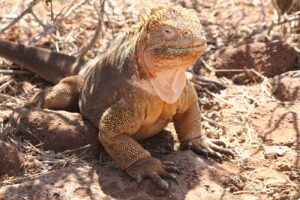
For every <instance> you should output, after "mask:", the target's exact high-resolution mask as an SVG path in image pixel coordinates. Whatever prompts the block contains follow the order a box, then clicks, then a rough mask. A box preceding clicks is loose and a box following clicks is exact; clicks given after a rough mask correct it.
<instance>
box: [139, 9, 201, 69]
mask: <svg viewBox="0 0 300 200" xmlns="http://www.w3.org/2000/svg"><path fill="white" fill-rule="evenodd" d="M140 31H141V32H140V34H141V38H140V40H139V42H138V47H137V50H138V54H139V58H141V57H143V58H144V61H143V62H145V63H144V64H146V65H147V66H148V68H150V69H151V72H152V73H155V72H158V71H163V70H165V69H176V68H182V67H183V68H186V67H188V66H189V65H191V64H194V63H195V62H196V61H197V59H198V58H199V56H200V55H202V54H203V53H204V52H205V49H206V39H205V35H204V31H203V28H202V25H201V23H200V20H199V19H198V17H197V14H196V12H195V11H193V10H190V9H185V8H182V7H174V8H156V9H152V10H151V13H150V14H149V16H148V18H147V19H146V20H145V22H144V24H142V25H141V30H140Z"/></svg>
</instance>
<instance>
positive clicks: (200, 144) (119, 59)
mask: <svg viewBox="0 0 300 200" xmlns="http://www.w3.org/2000/svg"><path fill="white" fill-rule="evenodd" d="M205 48H206V40H205V36H204V32H203V29H202V26H201V24H200V22H199V19H198V18H197V15H196V14H195V13H194V12H193V11H191V10H187V9H184V8H181V7H175V8H170V9H164V8H158V9H154V10H152V12H151V13H150V16H149V17H148V18H147V19H145V20H144V22H143V23H142V24H141V25H140V26H139V27H138V28H137V29H135V30H133V31H131V32H130V33H128V34H126V35H124V36H123V37H120V38H119V39H118V40H116V41H115V42H114V43H113V44H112V45H111V47H110V48H109V49H108V50H107V52H106V53H104V54H101V55H99V56H98V57H97V58H96V59H95V60H92V61H90V62H88V63H87V64H85V66H84V67H81V66H80V67H77V68H80V69H82V70H81V71H80V72H79V75H78V76H73V77H71V78H70V77H69V78H65V79H63V80H61V82H60V83H59V84H57V85H56V86H54V87H53V88H51V89H49V90H48V91H46V92H44V93H42V94H40V95H39V97H37V98H36V100H35V102H40V103H39V104H40V105H42V107H46V108H56V109H57V108H59V109H62V108H64V109H66V108H69V107H70V105H74V101H76V98H73V96H79V108H80V112H81V114H82V115H84V116H85V117H86V118H87V119H88V120H90V121H91V122H92V123H93V124H94V125H95V126H97V127H99V140H100V142H101V143H102V144H103V146H104V147H105V149H106V151H107V152H108V154H109V155H110V156H111V157H112V159H113V160H114V161H115V163H116V164H117V166H118V167H119V168H120V169H123V170H126V171H127V173H128V174H129V175H130V176H132V177H133V178H135V179H136V180H137V181H141V180H142V179H143V178H144V177H150V178H152V180H154V181H155V182H156V183H158V184H159V185H160V186H161V187H162V188H166V189H167V188H168V187H169V184H168V182H166V181H165V178H167V179H172V180H175V181H176V177H175V175H173V174H170V173H171V172H176V173H179V170H178V169H177V168H176V166H174V163H173V162H170V161H163V162H161V161H160V160H158V159H157V158H154V157H152V156H151V154H150V153H149V152H148V151H146V150H145V149H144V148H143V147H142V146H141V145H140V144H139V143H138V140H141V139H145V138H148V137H151V136H153V135H155V134H157V133H159V132H160V131H161V130H163V129H164V127H166V125H167V124H168V123H169V122H171V121H173V122H174V125H175V128H176V132H177V134H178V138H179V140H180V143H181V147H182V149H187V148H189V149H192V150H193V151H195V152H196V153H199V154H203V155H205V156H206V157H208V156H211V157H213V158H215V159H217V160H219V161H220V162H222V160H223V159H222V156H221V154H220V153H223V154H226V155H229V156H232V157H233V153H232V152H231V151H230V150H227V149H225V148H222V147H220V146H218V145H219V144H221V145H223V144H224V143H223V142H221V141H219V140H211V139H208V138H206V137H205V135H204V134H203V133H201V129H200V127H201V126H200V125H201V117H200V110H199V106H198V103H197V94H196V91H195V89H194V87H193V86H192V84H191V83H190V82H189V81H188V80H186V78H185V74H184V70H185V69H186V68H187V67H188V66H189V65H191V64H194V63H195V62H196V61H197V59H198V58H199V56H201V55H202V54H203V53H204V52H205ZM0 55H1V41H0ZM72 66H74V65H72ZM60 68H61V67H60ZM45 70H46V69H45ZM70 71H72V70H70ZM73 71H74V70H73ZM73 74H74V73H70V75H73ZM73 78H74V79H76V81H71V83H72V84H68V83H69V82H70V80H71V79H73ZM66 79H67V80H66ZM81 79H82V81H83V85H81V84H82V82H81V81H80V80H81ZM66 88H67V89H66ZM78 88H82V89H81V91H80V92H79V89H78ZM66 90H67V91H68V92H65V91H66ZM70 91H71V92H70ZM66 94H70V97H66ZM63 95H64V96H63ZM62 96H63V97H62ZM67 96H68V95H67ZM50 97H51V98H50ZM40 99H42V100H40ZM74 99H75V100H74ZM62 100H63V101H64V102H65V103H64V104H63V103H61V102H63V101H62ZM47 101H48V102H47ZM66 102H67V103H66ZM57 104H59V105H57Z"/></svg>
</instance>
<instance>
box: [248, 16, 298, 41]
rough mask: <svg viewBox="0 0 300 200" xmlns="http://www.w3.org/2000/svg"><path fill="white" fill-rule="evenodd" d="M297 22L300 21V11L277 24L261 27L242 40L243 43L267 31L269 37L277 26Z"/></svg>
mask: <svg viewBox="0 0 300 200" xmlns="http://www.w3.org/2000/svg"><path fill="white" fill-rule="evenodd" d="M297 20H300V11H298V12H295V13H293V14H291V15H288V16H286V17H284V18H283V19H280V20H279V21H277V22H274V21H273V22H272V23H271V24H268V25H267V24H265V25H262V26H260V27H259V28H257V29H254V30H253V31H252V32H251V33H250V34H248V35H247V36H245V37H244V38H242V41H244V40H245V39H249V38H252V37H253V36H254V35H257V34H259V33H262V32H264V31H266V30H268V35H269V33H270V32H271V30H272V29H273V28H274V27H275V26H280V25H282V24H286V23H290V22H293V21H297Z"/></svg>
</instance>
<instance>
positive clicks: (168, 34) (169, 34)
mask: <svg viewBox="0 0 300 200" xmlns="http://www.w3.org/2000/svg"><path fill="white" fill-rule="evenodd" d="M162 34H163V35H164V37H165V39H167V40H171V39H173V38H174V37H175V36H176V32H175V30H174V29H173V28H171V27H168V26H166V27H163V28H162Z"/></svg>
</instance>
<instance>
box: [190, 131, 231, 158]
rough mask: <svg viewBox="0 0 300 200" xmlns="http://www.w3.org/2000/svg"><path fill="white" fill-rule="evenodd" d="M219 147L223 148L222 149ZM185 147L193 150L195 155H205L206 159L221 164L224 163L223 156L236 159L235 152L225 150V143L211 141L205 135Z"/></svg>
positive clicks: (215, 140)
mask: <svg viewBox="0 0 300 200" xmlns="http://www.w3.org/2000/svg"><path fill="white" fill-rule="evenodd" d="M219 145H221V146H223V147H220V146H219ZM185 146H186V148H187V149H191V150H193V151H194V152H195V153H197V154H200V155H203V156H204V157H205V158H208V157H211V158H213V159H215V160H217V161H218V162H220V163H223V157H222V155H221V154H224V155H227V156H230V157H232V158H234V154H233V152H232V151H231V150H229V149H226V148H225V147H226V145H225V143H224V142H223V141H221V140H217V139H210V138H207V137H206V136H204V135H200V136H198V137H196V138H194V139H192V140H190V141H189V142H187V144H186V145H185Z"/></svg>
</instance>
